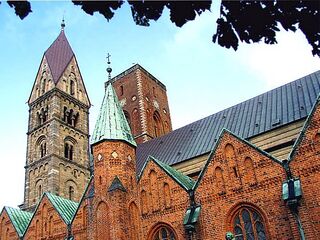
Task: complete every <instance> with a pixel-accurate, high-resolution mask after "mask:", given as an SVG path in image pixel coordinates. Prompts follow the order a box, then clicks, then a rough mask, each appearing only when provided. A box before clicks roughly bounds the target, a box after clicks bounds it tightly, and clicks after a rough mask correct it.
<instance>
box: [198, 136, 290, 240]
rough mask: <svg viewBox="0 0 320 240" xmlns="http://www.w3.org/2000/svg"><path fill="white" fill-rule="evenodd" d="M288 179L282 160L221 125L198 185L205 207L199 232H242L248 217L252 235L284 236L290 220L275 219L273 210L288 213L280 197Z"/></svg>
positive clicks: (210, 235)
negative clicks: (279, 221)
mask: <svg viewBox="0 0 320 240" xmlns="http://www.w3.org/2000/svg"><path fill="white" fill-rule="evenodd" d="M285 179H286V175H285V170H284V168H283V167H282V165H281V162H280V161H279V160H277V159H275V158H273V157H272V156H270V155H269V154H268V153H266V152H264V151H262V150H260V149H259V148H257V147H255V146H254V145H252V144H250V143H249V142H247V141H245V140H243V139H241V138H239V137H237V136H236V135H234V134H233V133H231V132H229V131H228V130H223V131H222V133H221V135H220V137H219V139H218V141H217V143H216V146H215V148H214V149H213V151H212V152H211V154H210V156H209V158H208V160H207V163H206V165H205V167H204V169H203V170H202V172H201V173H200V175H199V179H198V181H197V183H196V185H195V187H194V189H195V195H196V202H198V203H201V208H202V209H206V211H202V213H201V214H200V226H201V227H200V230H201V231H200V232H198V234H201V235H202V239H213V238H215V239H223V238H224V235H225V233H226V232H228V231H229V232H233V233H236V236H237V237H241V236H243V235H245V234H247V231H248V230H247V229H246V228H245V224H244V223H245V222H248V221H250V222H251V225H250V227H251V228H252V229H254V231H253V232H252V237H254V239H258V236H261V237H262V238H261V239H269V238H271V239H273V238H278V239H286V237H287V236H290V234H291V232H290V231H291V229H290V226H289V224H283V225H282V226H279V225H277V224H275V223H276V222H277V221H278V219H277V217H276V216H275V214H274V213H275V212H277V216H287V214H288V212H287V209H286V208H285V206H284V205H283V201H282V199H281V185H282V182H283V180H285ZM275 202H276V204H275ZM278 214H279V215H278ZM267 219H269V220H270V221H267ZM279 234H284V235H283V236H282V235H281V236H280V235H279Z"/></svg>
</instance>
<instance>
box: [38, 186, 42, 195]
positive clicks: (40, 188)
mask: <svg viewBox="0 0 320 240" xmlns="http://www.w3.org/2000/svg"><path fill="white" fill-rule="evenodd" d="M41 196H42V186H41V184H39V186H38V199H40V198H41Z"/></svg>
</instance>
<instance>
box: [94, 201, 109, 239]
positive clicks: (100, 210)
mask: <svg viewBox="0 0 320 240" xmlns="http://www.w3.org/2000/svg"><path fill="white" fill-rule="evenodd" d="M108 222H109V215H108V207H107V204H106V203H104V202H100V203H99V204H98V207H97V210H96V238H95V239H110V229H109V225H107V226H106V223H108Z"/></svg>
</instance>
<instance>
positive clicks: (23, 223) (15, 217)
mask: <svg viewBox="0 0 320 240" xmlns="http://www.w3.org/2000/svg"><path fill="white" fill-rule="evenodd" d="M4 208H5V210H6V212H7V214H8V216H9V218H10V220H11V222H12V224H13V226H14V228H15V229H16V231H17V233H18V235H19V237H22V236H23V234H24V232H25V231H26V229H27V227H28V224H29V222H30V220H31V218H32V214H33V213H31V212H27V211H22V210H20V209H16V208H11V207H4Z"/></svg>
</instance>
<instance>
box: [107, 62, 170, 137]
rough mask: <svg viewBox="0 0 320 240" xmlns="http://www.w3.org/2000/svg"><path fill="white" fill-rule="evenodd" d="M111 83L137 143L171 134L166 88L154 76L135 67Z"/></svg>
mask: <svg viewBox="0 0 320 240" xmlns="http://www.w3.org/2000/svg"><path fill="white" fill-rule="evenodd" d="M110 81H111V82H112V85H113V87H114V89H115V90H116V93H117V96H118V98H119V101H120V104H121V106H122V108H123V111H124V114H125V116H126V118H127V121H128V123H129V125H130V128H131V132H132V134H133V137H134V139H135V141H136V142H137V143H143V142H146V141H148V140H151V139H153V138H156V137H160V136H162V135H165V134H167V133H169V132H171V131H172V124H171V117H170V110H169V103H168V97H167V89H166V86H165V85H164V84H163V83H161V82H160V81H159V80H158V79H157V78H155V77H154V76H153V75H152V74H151V73H149V72H148V71H147V70H145V69H144V68H143V67H141V66H140V65H139V64H135V65H134V66H132V67H131V68H129V69H127V70H126V71H124V72H122V73H120V74H119V75H117V76H116V77H114V78H112V79H111V80H110ZM107 84H108V82H107V83H106V85H107Z"/></svg>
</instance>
